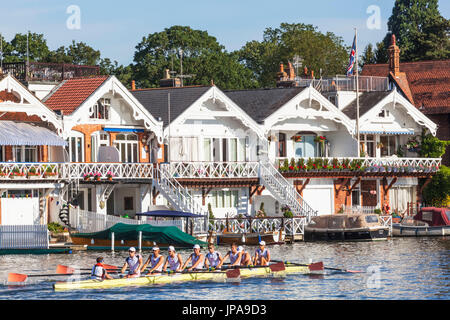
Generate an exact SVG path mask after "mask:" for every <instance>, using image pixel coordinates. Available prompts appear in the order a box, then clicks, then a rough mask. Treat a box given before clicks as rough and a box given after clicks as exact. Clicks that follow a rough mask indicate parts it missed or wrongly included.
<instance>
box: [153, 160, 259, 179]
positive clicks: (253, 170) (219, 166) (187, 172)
mask: <svg viewBox="0 0 450 320" xmlns="http://www.w3.org/2000/svg"><path fill="white" fill-rule="evenodd" d="M162 166H167V168H165V170H166V172H167V173H168V174H169V176H170V177H171V178H208V179H223V178H258V176H259V175H258V167H259V163H258V162H202V161H194V162H170V163H168V164H164V165H162Z"/></svg>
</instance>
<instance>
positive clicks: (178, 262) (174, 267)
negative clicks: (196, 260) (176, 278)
mask: <svg viewBox="0 0 450 320" xmlns="http://www.w3.org/2000/svg"><path fill="white" fill-rule="evenodd" d="M182 266H183V258H181V254H179V253H176V252H175V248H174V247H173V246H170V247H169V255H168V256H167V259H166V262H165V263H164V266H163V269H162V271H163V272H166V270H167V267H169V268H170V271H171V272H177V271H181V267H182Z"/></svg>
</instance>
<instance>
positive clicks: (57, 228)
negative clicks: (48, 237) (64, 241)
mask: <svg viewBox="0 0 450 320" xmlns="http://www.w3.org/2000/svg"><path fill="white" fill-rule="evenodd" d="M47 229H48V231H50V232H54V233H60V232H63V231H64V227H63V226H62V225H60V224H59V223H57V222H50V223H49V224H48V225H47Z"/></svg>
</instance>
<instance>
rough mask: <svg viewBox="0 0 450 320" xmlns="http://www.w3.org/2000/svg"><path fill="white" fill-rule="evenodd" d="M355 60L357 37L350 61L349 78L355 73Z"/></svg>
mask: <svg viewBox="0 0 450 320" xmlns="http://www.w3.org/2000/svg"><path fill="white" fill-rule="evenodd" d="M355 59H356V35H355V37H354V38H353V45H352V51H351V52H350V59H349V61H348V66H347V77H350V76H351V75H352V73H353V66H354V65H355Z"/></svg>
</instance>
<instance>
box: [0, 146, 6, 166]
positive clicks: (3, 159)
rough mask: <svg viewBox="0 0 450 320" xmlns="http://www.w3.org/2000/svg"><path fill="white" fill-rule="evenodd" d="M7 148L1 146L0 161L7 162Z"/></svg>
mask: <svg viewBox="0 0 450 320" xmlns="http://www.w3.org/2000/svg"><path fill="white" fill-rule="evenodd" d="M5 160H6V159H5V148H3V146H0V162H5Z"/></svg>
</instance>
